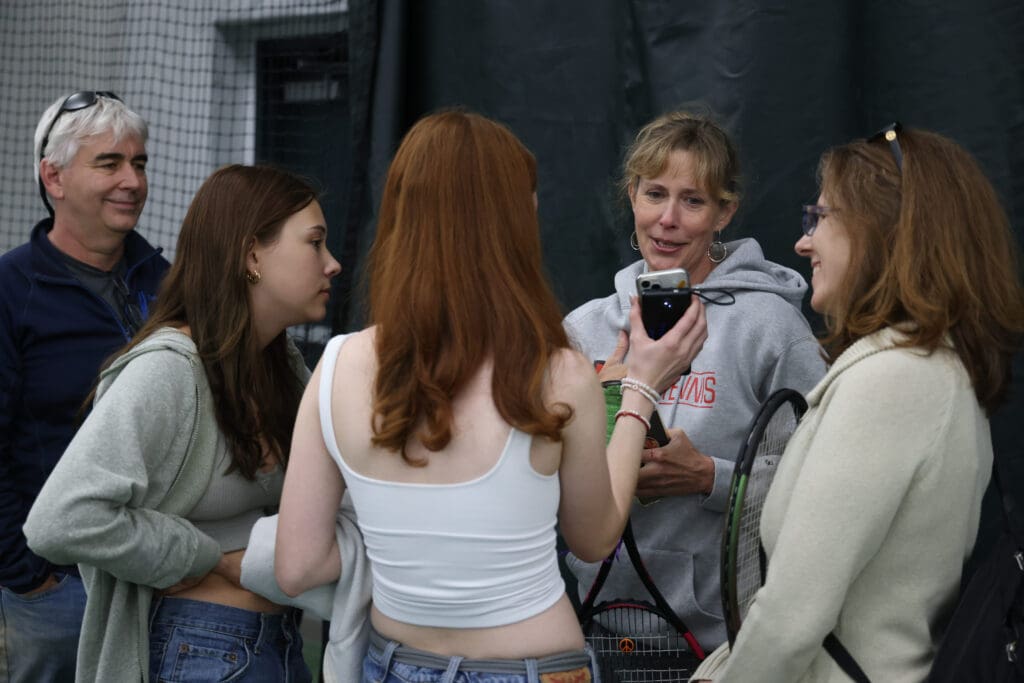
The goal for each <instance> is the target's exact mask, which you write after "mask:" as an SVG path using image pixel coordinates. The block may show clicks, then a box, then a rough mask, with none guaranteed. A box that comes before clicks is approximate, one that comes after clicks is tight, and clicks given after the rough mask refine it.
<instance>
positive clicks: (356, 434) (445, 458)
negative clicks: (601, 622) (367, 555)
mask: <svg viewBox="0 0 1024 683" xmlns="http://www.w3.org/2000/svg"><path fill="white" fill-rule="evenodd" d="M376 368H377V361H376V354H375V353H374V348H373V329H372V328H371V329H370V330H365V331H363V332H360V333H357V334H355V335H352V336H351V337H350V338H349V339H348V340H347V341H346V343H345V344H344V345H343V346H342V348H341V351H340V353H339V356H338V364H337V368H336V370H335V373H334V379H333V384H332V388H333V391H332V398H331V414H332V417H333V422H334V429H335V439H336V441H337V444H338V449H339V451H340V453H341V454H342V456H343V458H344V460H345V463H346V465H347V466H348V467H350V468H351V469H352V470H353V471H355V472H356V473H357V474H359V475H363V476H366V477H369V478H372V479H377V480H383V481H389V482H400V483H406V484H435V485H436V484H441V485H444V484H456V483H463V482H470V481H473V480H475V479H478V478H480V477H482V476H483V475H485V474H487V473H488V472H490V471H491V470H492V469H494V468H495V466H496V465H497V463H498V459H499V457H500V456H501V454H502V451H503V447H504V445H505V443H506V441H507V440H508V438H509V433H510V430H511V426H510V425H509V424H508V423H507V422H506V421H505V420H504V419H503V418H502V417H501V415H500V414H499V413H498V411H497V408H496V407H495V405H494V400H493V393H492V388H491V377H492V372H491V366H490V364H485V366H484V367H482V368H481V369H480V371H479V372H478V373H477V374H476V375H475V376H474V377H473V378H472V379H471V381H470V383H469V385H468V386H467V387H466V388H465V390H464V391H463V392H461V394H460V395H459V396H457V397H456V400H455V403H454V406H453V413H454V429H453V434H452V440H451V442H450V443H449V444H448V446H447V447H445V448H444V449H442V450H441V451H438V452H430V451H428V450H427V449H426V448H424V447H423V446H422V444H419V443H418V442H416V443H413V444H411V445H410V447H409V455H410V456H411V457H412V458H423V459H424V460H425V461H426V465H425V466H423V467H415V466H412V465H410V464H408V463H407V462H405V460H403V459H402V457H401V456H400V455H399V454H397V453H393V452H389V451H386V450H383V449H380V448H376V447H374V446H372V445H371V443H370V438H371V436H372V434H371V429H370V424H371V423H370V420H371V414H372V391H373V381H374V377H375V373H376ZM561 458H562V444H561V443H556V442H552V441H549V440H547V439H543V438H534V439H533V440H532V445H531V449H530V465H531V467H532V468H533V470H535V471H536V472H537V473H539V474H542V475H552V474H554V473H555V472H557V471H558V469H559V466H560V464H561ZM395 495H396V504H401V500H400V498H399V496H400V495H401V494H400V492H397V491H396V494H395ZM409 552H410V555H411V557H410V559H411V560H413V561H415V553H416V549H415V548H410V551H409ZM552 552H553V549H552ZM372 622H373V625H374V627H375V628H376V629H377V630H378V631H379V632H380V633H381V634H382V635H384V636H386V637H388V638H392V639H394V640H397V641H399V642H402V643H404V644H406V645H409V646H411V647H415V648H419V649H423V650H428V651H431V652H436V653H439V654H451V655H454V654H458V655H462V656H465V657H473V658H522V657H538V656H544V655H547V654H554V653H556V652H563V651H566V650H574V649H579V648H582V647H583V637H582V634H581V632H580V629H579V626H578V623H577V621H576V617H575V614H574V613H573V610H572V607H571V605H570V603H569V601H568V598H567V597H566V596H565V595H564V593H563V594H562V596H561V598H560V599H559V600H558V601H557V602H556V603H555V604H554V605H552V606H551V607H550V608H548V609H546V610H544V611H543V612H541V613H540V614H537V615H536V616H533V617H530V618H528V619H525V620H523V621H520V622H517V623H513V624H509V625H503V626H497V627H488V628H442V627H433V626H417V625H413V624H408V623H404V622H400V621H396V620H394V619H391V618H389V617H387V616H385V615H384V614H382V613H381V612H380V611H379V610H377V609H376V608H375V609H374V610H373V613H372Z"/></svg>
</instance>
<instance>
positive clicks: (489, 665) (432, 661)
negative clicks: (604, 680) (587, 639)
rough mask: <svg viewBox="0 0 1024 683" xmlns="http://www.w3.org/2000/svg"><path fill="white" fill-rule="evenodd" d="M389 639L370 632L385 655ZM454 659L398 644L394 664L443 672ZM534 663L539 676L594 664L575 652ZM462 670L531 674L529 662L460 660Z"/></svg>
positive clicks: (583, 652)
mask: <svg viewBox="0 0 1024 683" xmlns="http://www.w3.org/2000/svg"><path fill="white" fill-rule="evenodd" d="M391 642H393V641H389V640H388V639H387V638H385V637H384V636H382V635H381V634H379V633H377V631H376V630H375V629H373V628H371V629H370V647H372V648H374V649H375V650H377V651H378V652H381V653H384V652H385V651H386V650H387V649H388V645H389V643H391ZM451 660H452V657H446V656H444V655H438V654H434V653H432V652H426V651H424V650H417V649H416V648H412V647H407V646H405V645H400V644H399V645H398V647H397V648H395V649H394V654H392V655H391V661H393V662H401V663H402V664H411V665H412V666H421V667H424V668H427V669H440V670H441V671H444V670H445V669H447V668H448V667H449V665H450V663H451ZM532 661H534V662H536V672H537V673H540V674H546V673H557V672H559V671H571V670H572V669H579V668H581V667H584V666H589V665H591V664H592V663H593V660H592V659H591V655H590V653H589V652H588V651H587V650H575V651H571V652H560V653H558V654H555V655H549V656H547V657H538V658H536V659H533V660H532ZM458 670H459V671H475V672H479V673H494V674H522V675H526V674H527V673H528V672H529V668H528V665H527V660H526V659H461V658H460V664H459V666H458Z"/></svg>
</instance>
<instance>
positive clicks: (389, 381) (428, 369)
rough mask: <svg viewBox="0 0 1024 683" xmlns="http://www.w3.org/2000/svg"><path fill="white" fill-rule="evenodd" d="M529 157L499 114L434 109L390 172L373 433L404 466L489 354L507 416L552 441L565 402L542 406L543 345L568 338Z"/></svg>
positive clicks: (373, 275) (551, 346)
mask: <svg viewBox="0 0 1024 683" xmlns="http://www.w3.org/2000/svg"><path fill="white" fill-rule="evenodd" d="M536 178H537V172H536V162H535V160H534V158H533V155H531V154H530V152H529V151H527V149H526V148H525V147H524V146H523V145H522V143H520V142H519V140H518V139H516V137H515V136H514V135H513V134H512V133H511V132H510V131H509V130H508V129H507V128H505V127H504V126H503V125H501V124H498V123H495V122H494V121H491V120H489V119H486V118H484V117H482V116H479V115H477V114H472V113H468V112H463V111H445V112H441V113H437V114H433V115H430V116H427V117H425V118H423V119H422V120H420V121H419V122H418V123H417V124H416V125H415V126H413V128H412V129H411V130H410V131H409V133H408V134H407V135H406V136H405V139H404V140H403V142H402V144H401V146H400V147H399V149H398V152H397V153H396V155H395V158H394V160H393V161H392V163H391V167H390V169H389V170H388V175H387V180H386V182H385V185H384V193H383V198H382V200H381V207H380V215H379V218H378V224H377V235H376V239H375V240H374V243H373V246H372V248H371V250H370V258H369V269H368V277H369V304H370V321H371V322H372V323H373V324H375V325H376V326H377V332H376V335H377V336H376V353H377V360H378V368H379V369H378V373H377V377H376V382H375V385H374V398H373V409H374V425H373V431H374V436H373V443H374V444H375V445H377V446H380V447H383V448H387V449H389V450H392V451H395V452H398V453H401V454H402V457H403V458H405V460H406V461H407V462H409V463H410V464H422V463H423V461H422V460H421V459H414V458H410V456H409V455H408V453H407V445H408V444H409V443H410V440H411V439H412V438H417V439H419V441H420V442H421V443H422V444H423V445H424V446H425V447H426V448H427V449H428V450H431V451H438V450H440V449H442V448H444V447H445V446H446V445H447V444H448V443H449V441H450V440H451V437H452V402H453V400H454V398H455V396H456V395H457V394H458V393H459V391H460V390H461V389H462V388H463V387H464V386H465V385H466V383H467V382H468V380H469V379H470V378H472V377H473V376H474V374H475V373H476V372H477V371H478V370H479V369H480V368H481V366H482V365H483V363H485V362H486V361H488V360H491V361H492V362H493V367H494V372H493V385H492V386H493V396H494V403H495V406H496V407H497V409H498V412H499V413H500V414H501V416H502V417H503V418H505V420H506V421H508V423H509V424H511V425H513V426H515V427H517V428H518V429H521V430H523V431H525V432H528V433H530V434H534V435H541V436H544V437H547V438H549V439H553V440H558V439H560V433H561V429H562V427H563V426H564V425H565V423H566V422H567V421H568V420H569V418H570V417H571V411H570V410H569V409H568V407H567V406H564V405H555V406H548V405H546V404H545V402H544V399H543V394H544V392H543V386H544V382H545V377H546V373H547V369H548V365H549V363H550V361H551V359H552V356H553V354H554V353H555V352H556V351H557V350H558V349H560V348H565V347H568V346H569V342H568V339H567V337H566V334H565V331H564V330H563V328H562V324H561V319H562V314H561V310H560V307H559V305H558V302H557V301H556V299H555V297H554V294H553V293H552V291H551V288H550V286H549V284H548V281H547V278H546V277H545V274H544V271H543V265H542V259H541V245H540V234H539V228H538V223H537V211H536V203H535V194H534V192H535V189H536Z"/></svg>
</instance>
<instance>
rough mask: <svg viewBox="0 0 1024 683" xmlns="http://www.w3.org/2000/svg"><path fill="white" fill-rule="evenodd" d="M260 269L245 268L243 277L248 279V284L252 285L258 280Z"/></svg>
mask: <svg viewBox="0 0 1024 683" xmlns="http://www.w3.org/2000/svg"><path fill="white" fill-rule="evenodd" d="M261 277H262V276H261V275H260V271H258V270H247V271H245V279H246V280H248V281H249V284H250V285H254V284H256V283H257V282H259V281H260V278H261Z"/></svg>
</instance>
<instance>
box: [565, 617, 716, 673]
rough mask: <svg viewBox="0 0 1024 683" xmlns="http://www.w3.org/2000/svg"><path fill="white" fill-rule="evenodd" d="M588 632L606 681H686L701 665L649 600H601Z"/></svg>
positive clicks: (588, 640)
mask: <svg viewBox="0 0 1024 683" xmlns="http://www.w3.org/2000/svg"><path fill="white" fill-rule="evenodd" d="M584 634H585V635H586V638H587V642H588V643H590V646H591V647H592V648H593V649H594V653H595V654H596V655H597V660H598V663H599V666H600V669H601V680H602V681H611V682H613V683H614V682H618V683H676V682H677V681H678V682H683V681H687V680H689V677H690V675H691V674H692V673H693V672H694V670H695V669H696V667H697V665H698V664H699V660H698V659H697V657H696V656H695V655H694V654H693V652H692V651H691V650H690V649H689V647H688V646H687V644H686V640H685V639H684V637H683V635H682V634H680V633H679V632H678V631H677V630H676V629H675V628H674V627H673V626H672V625H671V624H670V623H669V622H668V621H667V620H666V619H665V618H663V617H662V616H661V615H660V614H659V613H658V611H657V608H656V607H655V606H654V605H650V604H647V603H643V602H628V603H626V602H614V601H613V602H610V603H605V604H603V605H600V606H599V607H598V609H597V612H596V613H595V614H594V616H593V619H592V620H591V621H590V622H589V623H587V624H586V625H584Z"/></svg>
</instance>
